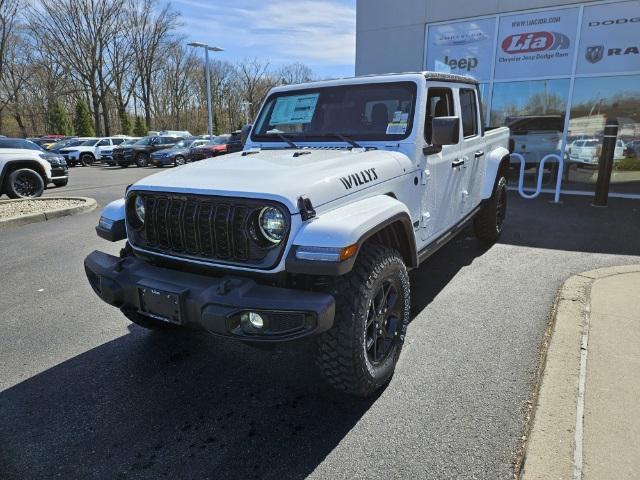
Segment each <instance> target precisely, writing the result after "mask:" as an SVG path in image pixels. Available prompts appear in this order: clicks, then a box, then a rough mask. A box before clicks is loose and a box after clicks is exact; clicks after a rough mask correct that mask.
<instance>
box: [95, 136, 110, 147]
mask: <svg viewBox="0 0 640 480" xmlns="http://www.w3.org/2000/svg"><path fill="white" fill-rule="evenodd" d="M107 145H111V143H110V142H109V139H108V138H105V139H103V140H100V141H99V142H98V144H97V145H96V147H106V146H107Z"/></svg>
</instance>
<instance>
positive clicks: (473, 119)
mask: <svg viewBox="0 0 640 480" xmlns="http://www.w3.org/2000/svg"><path fill="white" fill-rule="evenodd" d="M460 113H461V114H462V134H463V136H464V137H465V138H466V137H472V136H474V135H477V134H478V109H477V105H476V93H475V92H474V91H473V90H470V89H467V88H465V89H460Z"/></svg>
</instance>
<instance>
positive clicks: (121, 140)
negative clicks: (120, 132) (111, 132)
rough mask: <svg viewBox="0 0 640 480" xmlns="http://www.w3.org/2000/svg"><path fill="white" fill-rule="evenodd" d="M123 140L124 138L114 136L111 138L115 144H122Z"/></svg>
mask: <svg viewBox="0 0 640 480" xmlns="http://www.w3.org/2000/svg"><path fill="white" fill-rule="evenodd" d="M122 142H124V138H112V139H111V143H113V144H114V145H120V144H121V143H122Z"/></svg>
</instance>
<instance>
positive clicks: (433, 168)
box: [420, 84, 462, 246]
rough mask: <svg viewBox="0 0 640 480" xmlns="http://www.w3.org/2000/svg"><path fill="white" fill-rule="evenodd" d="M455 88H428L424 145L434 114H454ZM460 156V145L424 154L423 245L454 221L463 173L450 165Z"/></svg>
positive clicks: (445, 115) (427, 141) (426, 141)
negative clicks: (454, 209) (453, 205)
mask: <svg viewBox="0 0 640 480" xmlns="http://www.w3.org/2000/svg"><path fill="white" fill-rule="evenodd" d="M455 112H456V109H455V102H454V90H453V89H451V88H450V87H447V86H446V84H445V85H443V86H433V87H429V91H428V94H427V109H426V118H425V131H424V140H425V145H426V146H429V145H431V134H432V129H431V121H432V120H433V119H434V118H435V117H451V116H455V115H456V113H455ZM459 156H460V145H444V146H443V147H442V151H441V152H439V153H434V154H427V155H425V156H424V158H423V162H422V165H423V169H422V180H421V181H422V188H423V194H422V208H421V210H422V214H421V218H420V240H422V242H421V243H422V246H424V245H426V244H428V243H430V242H431V241H433V240H434V239H435V238H437V237H438V236H439V235H441V234H442V233H444V232H445V231H446V230H447V229H448V228H450V227H452V226H453V224H454V220H455V218H454V215H453V213H452V202H454V203H455V201H456V200H457V197H458V195H459V193H458V192H459V191H460V187H461V179H462V176H461V175H460V174H459V172H458V168H453V167H452V164H453V162H455V161H456V160H457V159H458V157H459Z"/></svg>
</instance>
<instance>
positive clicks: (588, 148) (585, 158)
mask: <svg viewBox="0 0 640 480" xmlns="http://www.w3.org/2000/svg"><path fill="white" fill-rule="evenodd" d="M601 149H602V140H599V139H597V138H586V139H580V140H574V141H573V142H572V143H571V144H569V146H568V147H567V154H568V155H569V160H570V161H571V162H574V163H582V164H584V165H592V166H595V165H598V163H599V161H600V152H601ZM624 149H625V144H624V142H623V141H622V140H620V139H618V140H616V148H615V149H614V151H613V159H614V160H622V159H623V158H624Z"/></svg>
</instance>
